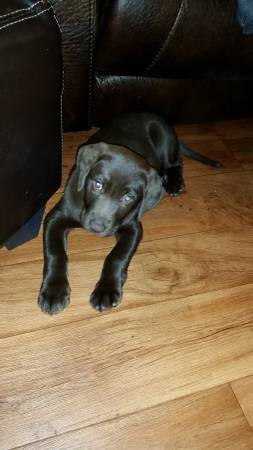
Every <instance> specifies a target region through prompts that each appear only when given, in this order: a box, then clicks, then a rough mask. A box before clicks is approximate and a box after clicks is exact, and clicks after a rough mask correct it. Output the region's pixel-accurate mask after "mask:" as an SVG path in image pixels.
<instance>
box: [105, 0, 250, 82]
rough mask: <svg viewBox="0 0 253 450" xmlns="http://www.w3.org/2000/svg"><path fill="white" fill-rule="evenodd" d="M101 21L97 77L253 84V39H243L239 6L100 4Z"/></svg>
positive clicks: (170, 0) (166, 0)
mask: <svg viewBox="0 0 253 450" xmlns="http://www.w3.org/2000/svg"><path fill="white" fill-rule="evenodd" d="M147 11H148V14H147ZM99 18H100V19H99V20H100V22H99V26H98V30H99V34H98V42H97V52H96V55H97V57H96V70H97V72H98V73H101V74H113V75H127V76H129V75H131V76H133V75H135V76H142V75H143V76H152V77H158V78H160V77H161V78H218V79H222V78H223V79H234V78H235V79H237V78H238V79H242V78H244V79H247V78H252V73H253V58H252V53H253V35H248V36H246V35H244V34H243V32H242V30H241V28H240V26H239V24H238V22H237V19H236V9H235V1H234V0H226V1H223V0H219V1H217V0H209V1H208V2H205V1H203V0H191V1H190V2H186V1H185V0H156V1H155V2H154V1H153V0H144V1H141V2H137V1H136V0H112V1H110V2H108V1H107V2H102V1H101V0H100V11H99Z"/></svg>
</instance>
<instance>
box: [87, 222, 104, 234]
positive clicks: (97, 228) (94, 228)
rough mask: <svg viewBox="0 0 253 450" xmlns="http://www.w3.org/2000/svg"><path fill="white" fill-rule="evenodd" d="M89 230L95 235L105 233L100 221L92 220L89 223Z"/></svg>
mask: <svg viewBox="0 0 253 450" xmlns="http://www.w3.org/2000/svg"><path fill="white" fill-rule="evenodd" d="M90 229H91V230H92V231H95V233H103V231H105V224H104V222H102V220H100V219H92V220H91V221H90Z"/></svg>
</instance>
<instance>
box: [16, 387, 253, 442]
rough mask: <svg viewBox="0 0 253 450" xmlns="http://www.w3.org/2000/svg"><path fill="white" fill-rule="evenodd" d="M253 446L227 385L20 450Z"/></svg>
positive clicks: (250, 435)
mask: <svg viewBox="0 0 253 450" xmlns="http://www.w3.org/2000/svg"><path fill="white" fill-rule="evenodd" d="M70 448H74V449H75V450H84V449H87V450H88V449H89V450H115V449H117V448H120V449H122V450H150V449H152V450H177V449H180V450H221V449H222V450H252V448H253V435H252V432H251V431H250V429H249V426H248V424H247V421H246V420H245V418H244V416H243V414H242V411H241V409H240V407H239V405H238V403H237V402H236V400H235V398H234V396H233V393H232V392H231V390H230V388H229V386H227V385H225V386H222V387H219V388H215V389H210V390H206V391H204V392H201V393H198V394H193V395H190V396H187V397H184V398H182V399H180V400H175V401H172V402H168V403H164V404H162V405H159V406H157V407H154V408H150V409H147V410H145V411H140V412H138V413H135V414H131V415H128V416H126V417H123V418H118V419H114V420H112V421H108V422H105V423H101V424H98V425H96V426H94V427H87V428H83V429H79V430H77V431H74V432H70V433H66V434H64V435H61V436H57V437H53V438H51V439H46V440H45V441H41V442H36V443H33V444H31V445H27V446H25V447H23V446H22V447H21V448H20V450H21V449H23V450H48V449H50V450H69V449H70Z"/></svg>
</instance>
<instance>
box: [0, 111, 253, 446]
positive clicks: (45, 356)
mask: <svg viewBox="0 0 253 450" xmlns="http://www.w3.org/2000/svg"><path fill="white" fill-rule="evenodd" d="M178 131H179V133H180V136H182V139H183V140H184V142H186V143H187V144H188V145H192V146H193V147H194V148H196V149H197V150H199V151H203V152H204V153H205V154H207V155H208V156H210V157H213V158H216V159H221V160H222V161H223V162H224V164H225V167H224V169H221V170H220V171H218V170H213V169H210V168H208V167H205V166H202V165H200V164H198V163H196V162H194V161H189V160H186V161H185V178H186V186H187V190H186V193H185V194H184V195H182V196H181V197H179V198H175V199H170V198H168V197H165V198H164V200H163V201H162V202H161V203H160V204H159V205H158V207H157V208H155V209H154V210H153V211H151V212H150V213H148V214H146V216H145V217H144V219H143V226H144V239H143V242H142V243H141V245H140V247H139V250H138V252H137V254H136V255H135V257H134V259H133V261H132V264H131V265H130V269H129V278H128V281H127V284H126V286H125V292H124V300H123V303H122V304H121V305H120V306H119V307H118V308H116V309H115V310H113V311H112V312H109V313H104V314H100V313H98V312H96V311H95V310H92V309H91V308H90V306H89V303H88V299H89V295H90V293H91V291H92V290H93V287H94V285H95V283H96V281H97V279H98V276H99V273H100V270H101V267H102V264H103V261H104V258H105V256H106V255H107V254H108V252H109V250H110V249H111V247H112V245H113V243H114V239H113V238H106V239H101V238H98V237H96V236H94V235H92V234H90V233H88V232H85V231H84V230H75V231H73V232H72V234H71V237H70V242H69V252H68V253H69V259H70V265H69V276H70V283H71V287H72V296H71V305H70V307H69V308H67V309H66V310H65V311H64V312H63V313H62V314H60V315H58V316H53V317H49V316H47V315H45V314H43V313H42V312H41V311H40V309H39V308H38V307H37V296H38V291H39V287H40V283H41V276H42V264H43V260H42V238H41V233H40V235H39V237H38V238H37V239H35V240H34V241H32V242H29V243H28V244H26V245H24V246H22V247H20V248H18V249H16V250H15V251H13V252H7V250H5V249H2V250H1V251H0V296H1V302H0V450H14V449H17V448H24V449H25V448H27V449H30V450H31V449H33V450H40V449H47V450H48V449H49V450H51V449H52V450H79V449H80V450H98V449H99V450H115V449H117V448H122V449H124V450H177V449H182V450H213V449H214V450H227V449H231V450H251V449H252V448H253V441H252V439H253V433H252V429H251V427H252V422H253V419H252V405H253V398H252V392H253V384H252V379H253V302H252V299H253V227H252V225H253V208H252V206H253V171H252V158H251V156H252V152H251V150H250V149H251V148H252V146H253V120H245V121H241V120H240V121H233V122H221V123H210V124H204V125H190V126H180V127H178ZM92 132H93V131H92ZM92 132H91V133H92ZM89 135H90V133H71V134H68V135H67V136H66V139H65V155H64V164H63V169H64V177H63V178H64V180H66V178H67V174H68V172H69V170H70V168H71V166H72V165H73V163H74V158H75V153H76V148H77V146H78V145H80V144H81V143H82V142H84V141H85V140H86V139H87V138H88V136H89ZM62 192H63V186H62V187H61V189H59V191H58V192H57V193H56V194H55V196H54V197H53V198H52V199H51V200H50V202H49V204H48V205H47V209H50V208H51V207H52V206H53V204H54V203H55V202H56V201H57V200H58V199H59V198H60V196H61V194H62ZM250 425H251V427H250Z"/></svg>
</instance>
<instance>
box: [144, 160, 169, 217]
mask: <svg viewBox="0 0 253 450" xmlns="http://www.w3.org/2000/svg"><path fill="white" fill-rule="evenodd" d="M148 176H149V179H148V183H147V186H146V189H145V192H144V196H143V200H142V203H141V207H140V209H139V213H138V219H140V218H141V216H142V215H143V214H144V213H145V212H146V211H148V210H149V209H152V208H154V206H155V205H156V204H157V203H158V202H159V201H160V200H161V198H162V196H163V193H164V189H163V185H162V180H161V177H160V176H159V175H158V173H157V171H156V170H154V169H152V168H150V170H149V175H148Z"/></svg>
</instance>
